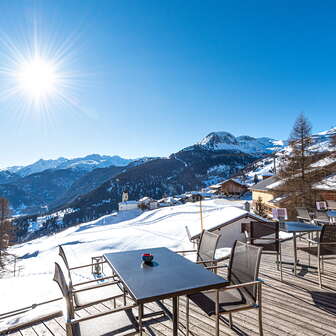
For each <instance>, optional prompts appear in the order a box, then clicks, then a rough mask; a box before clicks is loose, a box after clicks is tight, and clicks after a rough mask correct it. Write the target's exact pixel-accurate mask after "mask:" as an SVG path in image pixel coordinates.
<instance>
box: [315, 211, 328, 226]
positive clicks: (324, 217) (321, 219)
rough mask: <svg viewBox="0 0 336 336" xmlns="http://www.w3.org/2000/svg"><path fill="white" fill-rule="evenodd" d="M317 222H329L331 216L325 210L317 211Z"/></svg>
mask: <svg viewBox="0 0 336 336" xmlns="http://www.w3.org/2000/svg"><path fill="white" fill-rule="evenodd" d="M315 222H317V223H319V224H329V223H330V218H329V216H328V215H327V214H326V213H325V212H323V211H316V212H315Z"/></svg>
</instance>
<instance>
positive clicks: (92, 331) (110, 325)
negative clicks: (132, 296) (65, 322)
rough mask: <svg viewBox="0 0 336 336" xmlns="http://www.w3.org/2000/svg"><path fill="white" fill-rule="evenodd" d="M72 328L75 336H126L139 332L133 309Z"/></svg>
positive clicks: (77, 324) (75, 325)
mask: <svg viewBox="0 0 336 336" xmlns="http://www.w3.org/2000/svg"><path fill="white" fill-rule="evenodd" d="M71 328H72V333H73V336H93V335H95V336H124V335H133V334H137V333H138V332H139V329H138V324H137V321H136V319H135V317H134V315H133V313H132V310H131V309H127V310H124V311H120V312H117V313H114V314H109V315H105V316H101V317H97V318H95V319H94V320H86V321H83V322H79V323H76V324H74V325H72V326H71Z"/></svg>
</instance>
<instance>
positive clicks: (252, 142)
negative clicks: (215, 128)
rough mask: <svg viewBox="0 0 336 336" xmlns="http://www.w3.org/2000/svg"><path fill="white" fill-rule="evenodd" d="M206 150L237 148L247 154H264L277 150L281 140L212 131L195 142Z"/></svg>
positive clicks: (282, 144)
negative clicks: (236, 135)
mask: <svg viewBox="0 0 336 336" xmlns="http://www.w3.org/2000/svg"><path fill="white" fill-rule="evenodd" d="M197 145H200V146H202V147H204V148H206V149H208V150H237V151H241V152H244V153H248V154H264V153H271V152H273V151H274V150H279V149H281V148H282V147H283V146H284V143H283V141H281V140H274V139H270V138H253V137H251V136H247V135H242V136H238V137H235V136H234V135H232V134H231V133H228V132H212V133H210V134H208V135H207V136H206V137H205V138H203V139H202V140H201V141H200V142H198V143H197Z"/></svg>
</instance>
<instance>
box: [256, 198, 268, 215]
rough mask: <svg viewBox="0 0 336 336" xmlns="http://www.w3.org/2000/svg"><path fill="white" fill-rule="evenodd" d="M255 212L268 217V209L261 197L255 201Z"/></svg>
mask: <svg viewBox="0 0 336 336" xmlns="http://www.w3.org/2000/svg"><path fill="white" fill-rule="evenodd" d="M255 213H256V214H257V215H259V216H261V217H267V209H266V206H265V204H264V203H263V201H262V199H261V197H259V198H258V199H257V201H256V203H255Z"/></svg>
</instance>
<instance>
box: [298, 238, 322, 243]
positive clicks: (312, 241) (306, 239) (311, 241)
mask: <svg viewBox="0 0 336 336" xmlns="http://www.w3.org/2000/svg"><path fill="white" fill-rule="evenodd" d="M301 239H303V240H305V241H307V242H309V243H312V244H320V242H319V241H316V240H312V239H309V238H306V237H301Z"/></svg>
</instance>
